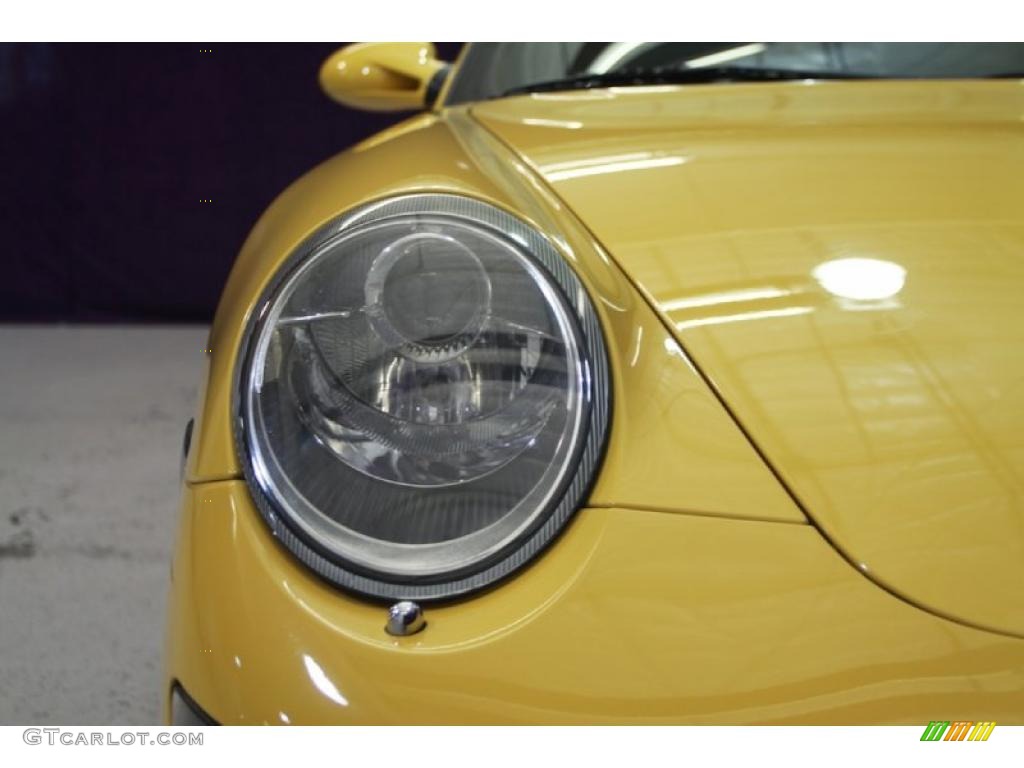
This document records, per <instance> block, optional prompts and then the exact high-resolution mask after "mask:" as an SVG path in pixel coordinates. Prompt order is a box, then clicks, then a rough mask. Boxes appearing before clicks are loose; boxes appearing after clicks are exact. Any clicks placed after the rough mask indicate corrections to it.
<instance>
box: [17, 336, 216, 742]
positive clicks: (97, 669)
mask: <svg viewBox="0 0 1024 768" xmlns="http://www.w3.org/2000/svg"><path fill="white" fill-rule="evenodd" d="M205 339H206V329H205V328H202V327H198V326H186V327H116V326H112V327H81V326H79V327H68V326H53V327H39V326H0V724H3V725H16V724H29V723H32V724H35V723H39V724H47V723H62V724H74V725H100V724H124V725H132V724H155V723H158V722H159V716H160V714H159V699H160V661H161V653H162V650H161V646H162V638H163V629H164V606H165V600H166V593H167V586H168V568H169V557H170V551H171V546H172V539H173V535H174V530H175V517H176V514H177V500H178V464H179V457H180V451H181V440H182V431H183V428H184V425H185V422H186V421H187V420H188V418H189V417H190V415H191V413H192V409H193V405H194V401H195V397H196V390H197V384H198V376H199V372H200V370H201V364H202V359H203V353H202V349H203V347H204V346H205Z"/></svg>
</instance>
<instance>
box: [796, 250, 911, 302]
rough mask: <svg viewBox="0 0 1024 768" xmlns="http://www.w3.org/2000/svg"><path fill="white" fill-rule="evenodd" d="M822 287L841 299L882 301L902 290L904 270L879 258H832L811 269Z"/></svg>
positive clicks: (905, 275)
mask: <svg viewBox="0 0 1024 768" xmlns="http://www.w3.org/2000/svg"><path fill="white" fill-rule="evenodd" d="M811 274H812V275H813V276H814V279H815V280H817V281H818V283H819V284H820V285H821V287H822V288H824V289H825V290H826V291H828V292H829V293H831V294H832V295H833V296H837V297H839V298H841V299H850V300H851V301H885V300H886V299H891V298H893V297H894V296H895V295H896V294H898V293H899V292H900V291H902V290H903V285H904V283H905V282H906V280H907V270H905V269H904V268H903V267H901V266H900V265H899V264H894V263H893V262H891V261H883V260H882V259H867V258H848V259H834V260H833V261H826V262H825V263H824V264H819V265H818V266H817V267H815V268H814V271H813V272H812V273H811Z"/></svg>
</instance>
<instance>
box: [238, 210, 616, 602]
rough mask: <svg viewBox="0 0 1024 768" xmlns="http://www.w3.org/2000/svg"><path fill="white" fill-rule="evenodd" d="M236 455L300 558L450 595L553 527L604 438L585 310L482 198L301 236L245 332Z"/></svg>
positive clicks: (604, 403)
mask: <svg viewBox="0 0 1024 768" xmlns="http://www.w3.org/2000/svg"><path fill="white" fill-rule="evenodd" d="M243 355H244V357H243V360H242V364H241V365H240V366H239V367H238V368H239V373H240V375H239V381H238V387H237V402H236V408H237V411H238V413H237V422H236V423H237V424H238V430H239V433H238V435H237V441H236V442H237V443H238V445H239V447H240V449H241V451H242V454H243V455H242V460H243V466H244V467H245V471H246V475H247V478H248V480H249V482H250V486H251V487H252V488H253V491H254V497H255V499H256V501H257V506H258V507H259V508H260V510H261V512H262V514H263V516H264V518H265V519H266V520H267V522H268V523H269V524H270V525H271V528H272V529H273V531H274V533H275V534H276V535H277V536H278V537H279V538H280V539H281V541H282V542H283V543H284V544H285V546H287V547H288V548H289V549H291V550H292V552H293V553H294V554H296V555H297V556H298V557H299V558H300V559H301V560H302V561H303V562H305V563H306V564H307V565H308V566H310V567H312V568H313V569H314V570H316V571H317V572H319V573H320V574H321V575H322V576H324V577H325V578H327V579H329V580H330V581H333V582H334V583H336V584H339V585H341V586H344V587H347V588H350V589H354V590H356V591H358V592H362V593H364V594H367V595H371V596H375V597H381V598H413V599H428V598H441V597H449V596H453V595H457V594H462V593H465V592H469V591H472V590H475V589H479V588H482V587H484V586H487V585H488V584H490V583H492V582H494V581H496V580H498V579H500V578H502V577H503V576H505V575H507V574H508V573H510V572H511V571H512V570H514V569H515V568H517V567H519V566H521V565H523V564H524V563H525V562H527V561H528V560H529V559H530V558H531V557H532V556H533V555H535V554H536V553H537V552H539V551H540V550H541V549H542V548H543V547H544V546H545V545H546V544H547V543H548V542H549V541H550V540H551V539H552V538H553V537H554V536H555V535H556V534H557V533H558V531H559V530H560V529H561V527H562V526H563V525H564V524H565V523H566V522H567V521H568V519H569V517H570V516H571V515H572V513H573V512H574V511H575V509H576V507H577V506H578V504H579V503H580V501H581V498H582V494H583V493H584V492H585V491H586V489H587V487H588V485H589V483H590V480H591V479H592V476H593V473H594V471H595V469H596V465H597V462H598V460H599V458H600V453H601V448H602V446H603V443H604V438H605V432H606V429H607V409H608V385H607V379H608V373H607V357H606V353H605V350H604V345H603V341H602V338H601V333H600V329H599V326H598V323H597V320H596V317H595V315H594V311H593V307H592V306H591V303H590V300H589V299H588V297H587V294H586V291H585V290H584V289H583V287H582V285H581V284H580V283H579V280H578V278H577V277H576V276H575V274H574V272H573V271H572V270H571V269H570V267H569V266H568V264H566V262H565V261H564V260H563V259H562V257H561V256H560V255H559V254H558V253H557V252H556V251H555V250H554V248H553V247H552V245H551V244H550V242H549V241H548V240H546V239H545V238H543V237H542V236H541V235H540V234H539V233H537V232H536V231H535V230H533V229H532V228H531V227H529V226H528V225H526V224H525V223H523V222H521V221H520V220H518V219H517V218H515V217H513V216H511V215H509V214H507V213H505V212H503V211H501V210H499V209H497V208H494V207H492V206H490V205H487V204H485V203H482V202H479V201H475V200H472V199H469V198H463V197H457V196H452V195H432V194H431V195H413V196H408V197H402V198H395V199H392V200H388V201H384V202H382V203H377V204H374V205H371V206H366V207H364V208H362V209H359V210H357V211H355V212H353V213H350V214H347V215H345V216H343V217H341V218H340V219H338V220H336V221H334V222H331V223H330V224H328V225H327V226H326V227H324V228H322V229H321V230H320V231H319V232H317V233H315V234H314V235H313V236H312V237H310V238H309V239H308V240H307V241H306V242H305V243H303V245H302V246H300V247H299V248H298V249H297V251H296V252H295V253H294V254H293V255H292V256H291V258H290V259H289V260H288V262H287V263H286V264H285V266H284V267H283V268H282V269H281V270H280V272H279V273H278V275H277V276H276V277H275V278H274V279H273V280H272V281H271V284H270V285H269V286H268V288H267V290H266V291H265V293H264V295H263V297H262V298H261V300H260V301H259V303H258V305H257V308H256V311H255V312H254V313H253V317H252V319H251V321H250V324H249V328H248V333H247V336H246V344H245V346H244V349H243Z"/></svg>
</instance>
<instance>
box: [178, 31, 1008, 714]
mask: <svg viewBox="0 0 1024 768" xmlns="http://www.w3.org/2000/svg"><path fill="white" fill-rule="evenodd" d="M1022 74H1024V45H1020V44H986V45H980V44H979V45H976V44H905V43H892V44H868V43H850V44H846V43H842V44H840V43H813V44H808V43H801V44H792V43H787V44H781V43H671V44H666V43H536V44H535V43H508V44H473V45H470V46H467V47H466V48H465V49H464V50H463V52H462V54H461V56H460V59H459V61H458V62H456V63H455V64H454V65H452V66H448V65H446V64H444V63H442V62H440V61H437V60H436V59H435V54H434V49H433V47H432V46H431V45H430V44H424V43H416V44H412V43H387V44H384V43H378V44H361V45H355V46H350V47H348V48H344V49H342V50H340V51H339V52H338V53H336V54H334V55H333V56H331V57H330V58H329V59H328V60H327V62H326V63H325V64H324V66H323V68H322V70H321V72H320V80H321V83H322V86H323V88H324V90H325V91H326V92H327V93H328V95H330V96H331V97H333V98H334V99H336V100H338V101H340V102H343V103H345V104H348V105H350V106H357V107H361V108H365V109H378V110H389V109H390V110H413V109H415V110H419V113H418V114H416V115H415V116H413V117H411V118H409V119H406V120H405V121H404V122H400V123H398V124H397V125H395V126H394V127H392V128H389V129H387V130H385V131H384V132H382V133H380V134H378V135H376V136H374V137H373V138H371V139H368V140H367V141H364V142H363V143H361V144H359V145H357V146H355V147H353V148H351V149H349V150H348V151H345V152H343V153H342V154H340V155H338V156H336V157H334V158H332V159H330V160H327V161H326V162H325V163H323V164H322V165H320V166H319V167H317V168H315V169H314V170H312V171H311V172H310V173H309V174H307V175H306V176H304V177H303V178H302V179H300V180H299V181H297V182H296V183H295V184H294V185H292V186H291V187H290V188H289V189H288V190H287V191H285V192H284V193H283V194H282V195H281V196H280V197H279V198H278V199H277V200H276V201H275V202H274V203H273V205H272V206H271V207H270V209H269V210H268V211H267V212H266V213H265V215H264V216H263V217H262V218H261V219H260V221H259V222H258V223H257V224H256V226H255V228H254V229H253V231H252V233H251V235H250V236H249V238H248V240H247V241H246V243H245V245H244V247H243V248H242V250H241V253H240V255H239V256H238V259H237V262H236V264H235V266H234V269H233V271H232V273H231V276H230V279H229V281H228V284H227V287H226V289H225V292H224V295H223V298H222V300H221V303H220V306H219V309H218V311H217V315H216V319H215V321H214V324H213V328H212V331H211V334H210V341H209V344H208V346H209V349H208V354H207V358H208V371H207V373H206V376H205V387H204V390H203V393H202V395H201V397H200V403H199V407H198V411H197V414H196V417H195V419H194V429H190V430H189V434H188V436H187V437H186V458H185V462H186V465H185V479H184V487H183V502H182V514H181V522H180V527H179V533H178V540H177V548H176V552H175V556H174V563H173V573H172V587H171V598H170V609H169V611H170V615H169V628H168V638H167V654H166V670H165V684H166V689H165V716H166V718H167V721H168V722H172V723H180V724H185V723H197V722H218V723H224V724H256V723H284V724H287V723H292V724H317V723H336V724H346V723H352V724H357V723H737V724H740V723H843V724H846V723H848V724H860V723H907V724H910V723H916V724H923V723H927V722H929V721H930V720H936V719H940V720H949V721H952V720H975V721H998V722H1001V723H1003V722H1016V723H1024V299H1022V296H1024V293H1022V292H1024V122H1022V121H1024V80H1022V79H1021V78H1022Z"/></svg>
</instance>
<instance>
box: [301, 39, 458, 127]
mask: <svg viewBox="0 0 1024 768" xmlns="http://www.w3.org/2000/svg"><path fill="white" fill-rule="evenodd" d="M446 68H447V65H446V64H445V63H444V62H443V61H438V59H437V58H436V51H435V49H434V44H433V43H354V44H352V45H348V46H345V47H344V48H341V49H339V50H337V51H335V52H334V53H332V54H331V55H330V56H329V57H328V58H327V60H326V61H325V62H324V63H323V66H322V67H320V87H321V88H323V90H324V93H326V94H327V95H328V96H329V97H331V98H332V99H333V100H334V101H337V102H339V103H341V104H344V105H345V106H347V107H354V108H355V109H365V110H369V111H371V112H397V111H402V110H410V109H412V110H420V109H424V108H429V107H431V106H432V103H428V102H433V99H434V97H436V94H437V91H438V88H439V83H435V79H436V78H443V75H441V74H440V73H442V71H444V70H446Z"/></svg>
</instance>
